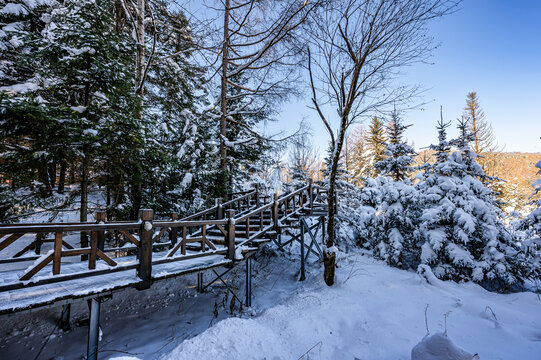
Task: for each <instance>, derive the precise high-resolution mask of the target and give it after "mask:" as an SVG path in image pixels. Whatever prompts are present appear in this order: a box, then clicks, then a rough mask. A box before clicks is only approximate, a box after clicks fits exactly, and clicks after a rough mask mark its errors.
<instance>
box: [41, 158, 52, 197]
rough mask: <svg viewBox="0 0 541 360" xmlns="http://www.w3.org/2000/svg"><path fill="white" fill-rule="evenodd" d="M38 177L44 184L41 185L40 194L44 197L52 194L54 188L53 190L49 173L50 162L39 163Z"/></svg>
mask: <svg viewBox="0 0 541 360" xmlns="http://www.w3.org/2000/svg"><path fill="white" fill-rule="evenodd" d="M38 179H39V181H40V182H41V183H42V184H43V185H42V186H41V187H40V196H41V197H42V198H46V197H49V196H51V193H52V190H51V183H50V178H49V174H48V164H47V163H45V162H44V163H41V164H39V167H38Z"/></svg>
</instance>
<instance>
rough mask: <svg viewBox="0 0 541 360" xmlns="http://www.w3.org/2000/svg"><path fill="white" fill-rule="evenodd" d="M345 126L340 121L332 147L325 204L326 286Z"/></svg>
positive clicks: (333, 257) (333, 262) (331, 265)
mask: <svg viewBox="0 0 541 360" xmlns="http://www.w3.org/2000/svg"><path fill="white" fill-rule="evenodd" d="M346 124H347V119H342V120H341V123H340V131H339V132H338V138H337V139H336V140H337V143H336V144H335V147H334V153H333V154H332V165H331V173H330V176H329V190H328V199H327V203H328V205H329V210H328V211H329V215H328V220H327V242H326V244H325V245H326V248H325V251H323V264H324V272H323V278H324V280H325V283H326V284H327V285H328V286H332V285H333V284H334V269H335V267H336V253H335V252H334V251H331V250H329V249H330V248H332V247H333V246H334V240H335V234H336V230H335V216H336V212H337V209H338V207H337V206H336V204H337V196H336V175H337V172H338V163H339V161H340V153H341V151H342V146H343V144H344V136H345V132H346Z"/></svg>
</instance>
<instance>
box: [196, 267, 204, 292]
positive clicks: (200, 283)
mask: <svg viewBox="0 0 541 360" xmlns="http://www.w3.org/2000/svg"><path fill="white" fill-rule="evenodd" d="M197 292H203V272H202V271H199V272H198V273H197Z"/></svg>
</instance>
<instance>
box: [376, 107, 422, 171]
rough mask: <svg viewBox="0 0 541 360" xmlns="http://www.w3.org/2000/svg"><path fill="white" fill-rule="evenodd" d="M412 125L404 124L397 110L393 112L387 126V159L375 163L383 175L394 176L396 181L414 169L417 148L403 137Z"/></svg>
mask: <svg viewBox="0 0 541 360" xmlns="http://www.w3.org/2000/svg"><path fill="white" fill-rule="evenodd" d="M410 126H411V125H404V124H403V123H402V119H401V118H400V117H399V115H398V113H397V112H396V111H394V112H393V114H392V117H391V121H390V122H389V125H388V126H387V139H388V142H387V143H386V150H385V155H386V156H387V157H386V158H385V159H383V160H380V161H379V162H377V163H375V164H374V168H375V169H377V171H378V172H379V173H380V174H382V175H387V176H390V177H392V179H393V180H394V181H401V180H404V179H406V178H408V176H409V174H410V173H411V172H412V171H413V168H412V166H411V165H412V164H413V163H414V160H413V156H415V155H416V153H415V150H413V148H412V147H411V146H410V145H408V144H407V143H406V142H405V140H404V139H403V136H404V131H406V129H407V128H408V127H410Z"/></svg>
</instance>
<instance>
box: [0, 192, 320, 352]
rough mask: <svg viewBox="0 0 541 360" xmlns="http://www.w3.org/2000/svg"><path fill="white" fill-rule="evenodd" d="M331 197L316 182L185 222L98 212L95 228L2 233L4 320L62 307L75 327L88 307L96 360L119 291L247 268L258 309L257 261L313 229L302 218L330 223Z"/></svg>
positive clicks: (244, 196)
mask: <svg viewBox="0 0 541 360" xmlns="http://www.w3.org/2000/svg"><path fill="white" fill-rule="evenodd" d="M325 192H326V191H325V189H323V188H321V187H318V186H316V185H313V184H312V183H311V182H310V183H308V184H307V185H306V186H303V187H302V188H300V189H298V190H296V191H294V192H291V193H287V194H284V195H282V196H274V197H272V198H271V197H263V196H261V195H260V193H259V191H258V189H257V188H256V189H252V190H249V191H246V192H242V193H236V194H234V195H233V196H234V197H233V199H232V200H230V201H227V202H222V201H221V200H220V199H218V200H217V201H216V205H215V206H213V207H211V208H209V209H206V210H204V211H201V212H199V213H197V214H194V215H191V216H189V217H186V218H184V219H178V216H177V215H176V214H171V216H170V218H169V219H166V220H156V219H154V214H153V211H152V210H141V212H140V218H139V220H138V221H112V222H110V221H107V219H106V217H105V213H103V212H98V213H97V214H96V218H97V221H96V222H94V223H41V224H4V225H0V315H1V314H9V313H15V312H19V311H25V310H29V309H34V308H38V307H43V306H51V305H54V306H59V305H62V308H63V312H62V317H63V318H64V317H66V316H67V317H68V318H67V319H64V321H67V322H68V326H69V304H70V303H72V302H74V301H80V300H81V299H87V300H89V304H92V306H90V310H91V311H90V326H89V345H88V358H91V359H96V358H97V333H98V330H97V329H98V327H99V302H100V298H103V297H105V296H110V295H112V294H113V292H115V291H118V290H121V289H124V288H127V287H136V288H137V289H139V290H144V289H148V288H150V287H151V285H152V283H153V282H156V281H159V280H161V279H165V278H170V277H174V276H180V275H183V274H188V273H194V272H197V273H198V274H202V273H201V271H203V270H206V269H210V268H215V267H222V266H225V267H226V268H232V267H233V266H235V265H236V264H238V263H239V262H242V261H245V262H246V271H247V281H246V286H247V292H246V294H247V298H246V305H248V306H250V305H251V257H252V256H253V255H254V254H255V253H256V252H257V251H258V250H259V249H260V248H261V247H262V246H264V245H265V244H267V243H269V242H271V241H274V242H276V244H277V245H278V247H279V248H281V247H282V246H283V244H282V243H281V241H280V236H281V234H282V232H284V231H288V230H287V229H288V228H290V227H292V226H301V227H302V225H301V224H302V223H304V224H306V222H304V221H300V218H301V217H302V216H317V217H319V218H321V217H322V216H325V214H326V212H327V206H326V203H325V196H324V194H325ZM304 229H305V228H304V227H302V228H301V233H302V234H304ZM306 229H307V230H308V231H310V228H309V227H307V228H306ZM303 236H304V235H303ZM311 236H312V235H311ZM312 238H313V240H314V237H313V236H312ZM297 240H298V236H297ZM49 244H50V245H49ZM303 244H304V240H303ZM51 245H52V246H51ZM312 245H313V242H312V243H311V244H310V247H309V250H308V255H309V253H310V251H312V252H314V250H313V249H312ZM316 246H318V247H319V245H317V244H316ZM50 247H52V248H51V249H50V250H48V251H47V252H45V253H44V251H42V250H45V249H46V248H50ZM306 247H307V248H308V246H306ZM301 248H302V255H301V258H302V270H304V260H305V256H304V248H305V246H301ZM308 255H306V256H308ZM215 280H216V279H215ZM209 285H210V284H209ZM207 286H208V285H207ZM203 287H204V286H203V279H202V275H201V277H199V276H198V288H200V289H202V288H203ZM96 309H97V310H96ZM96 311H97V315H96V314H94V323H93V313H96ZM66 312H67V315H66ZM96 318H97V319H96ZM94 333H95V334H96V336H93V334H94ZM94 337H95V339H93V338H94Z"/></svg>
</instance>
